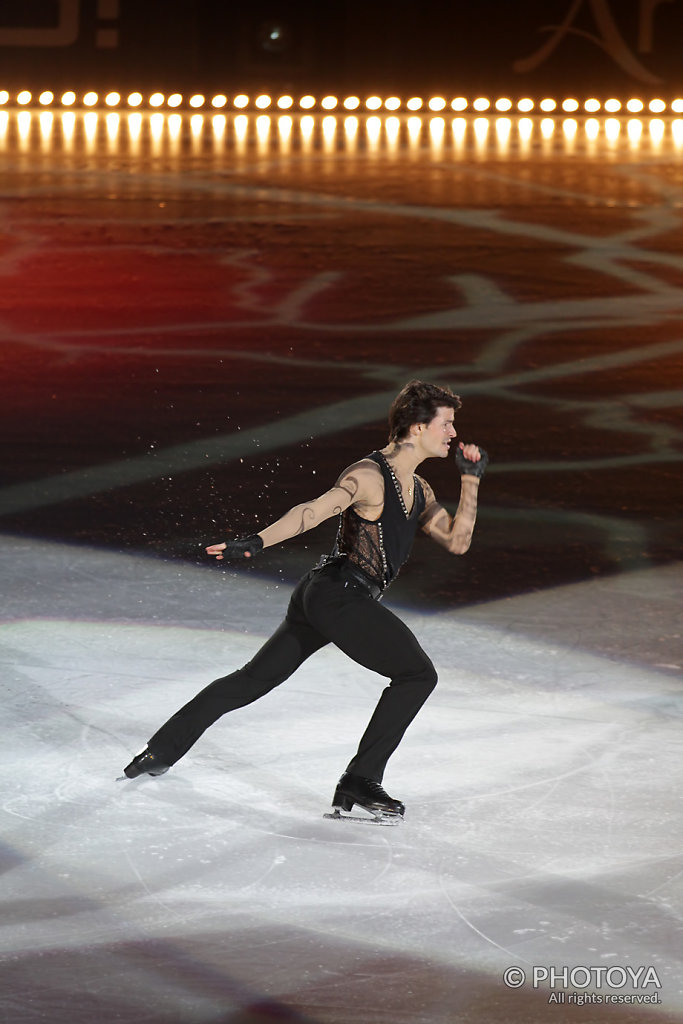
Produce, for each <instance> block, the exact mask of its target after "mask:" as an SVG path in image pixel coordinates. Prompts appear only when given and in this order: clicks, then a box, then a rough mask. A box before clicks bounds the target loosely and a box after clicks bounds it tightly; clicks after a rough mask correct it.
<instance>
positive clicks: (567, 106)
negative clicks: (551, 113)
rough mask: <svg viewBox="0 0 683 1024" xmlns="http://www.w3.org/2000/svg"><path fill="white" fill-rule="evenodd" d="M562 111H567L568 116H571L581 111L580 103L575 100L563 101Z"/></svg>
mask: <svg viewBox="0 0 683 1024" xmlns="http://www.w3.org/2000/svg"><path fill="white" fill-rule="evenodd" d="M562 109H563V110H565V111H566V112H567V113H568V114H570V113H572V112H573V111H574V110H578V109H579V101H578V100H574V99H566V100H562Z"/></svg>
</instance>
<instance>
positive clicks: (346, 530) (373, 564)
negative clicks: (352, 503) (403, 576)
mask: <svg viewBox="0 0 683 1024" xmlns="http://www.w3.org/2000/svg"><path fill="white" fill-rule="evenodd" d="M366 458H368V459H370V460H371V462H374V463H375V464H376V465H377V466H379V468H380V470H381V472H382V477H383V479H384V507H383V509H382V514H381V516H380V517H379V519H377V520H375V521H373V520H370V519H363V518H362V516H359V515H358V513H357V512H356V511H355V509H353V508H347V509H345V510H344V511H343V512H342V513H341V515H340V517H339V530H338V532H337V540H336V542H335V545H334V552H333V555H332V557H337V556H339V555H346V557H347V558H348V560H349V562H352V563H353V564H354V565H355V566H356V567H357V568H358V569H360V570H361V572H363V573H365V575H366V576H369V577H370V579H371V580H372V581H373V582H374V583H378V584H379V586H380V587H381V588H382V589H383V590H384V588H385V587H388V586H389V584H390V583H391V582H392V580H395V579H396V577H397V576H398V574H399V571H400V569H401V566H402V565H403V564H404V563H405V562H406V561H407V560H408V556H409V555H410V551H411V549H412V546H413V540H414V539H415V533H416V532H417V528H418V525H419V519H420V516H421V515H422V513H423V512H424V507H425V497H424V492H423V490H422V485H421V484H420V480H419V478H418V477H416V476H413V481H414V495H413V507H412V509H411V510H410V513H409V512H408V510H407V508H406V506H405V503H404V501H403V495H402V494H401V485H400V484H399V482H398V480H397V479H396V476H395V474H394V471H393V469H392V468H391V466H390V465H389V463H388V462H387V460H386V459H385V458H384V456H383V455H382V453H381V452H373V453H372V454H371V455H367V456H366Z"/></svg>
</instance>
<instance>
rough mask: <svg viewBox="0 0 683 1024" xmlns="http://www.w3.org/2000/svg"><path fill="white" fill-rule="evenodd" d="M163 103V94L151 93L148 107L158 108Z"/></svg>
mask: <svg viewBox="0 0 683 1024" xmlns="http://www.w3.org/2000/svg"><path fill="white" fill-rule="evenodd" d="M163 102H164V94H163V92H153V93H152V95H151V96H150V98H149V105H150V107H160V106H162V104H163Z"/></svg>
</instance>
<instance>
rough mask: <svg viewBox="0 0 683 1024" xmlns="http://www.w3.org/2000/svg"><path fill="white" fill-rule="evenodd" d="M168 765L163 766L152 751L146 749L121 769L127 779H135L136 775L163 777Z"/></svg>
mask: <svg viewBox="0 0 683 1024" xmlns="http://www.w3.org/2000/svg"><path fill="white" fill-rule="evenodd" d="M169 768H170V765H168V764H164V762H163V761H161V760H160V759H159V758H158V757H157V756H156V755H155V754H153V753H152V751H151V750H150V749H149V748H147V749H146V750H143V751H142V753H141V754H137V756H136V757H134V758H133V760H132V761H131V762H130V764H129V765H126V767H125V768H124V769H123V774H124V775H125V776H126V777H127V778H129V779H137V777H138V775H163V774H164V772H167V771H168V769H169Z"/></svg>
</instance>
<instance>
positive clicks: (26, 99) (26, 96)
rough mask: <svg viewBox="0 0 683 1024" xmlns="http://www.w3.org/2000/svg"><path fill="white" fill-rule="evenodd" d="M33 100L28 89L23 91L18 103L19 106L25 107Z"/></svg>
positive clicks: (18, 97)
mask: <svg viewBox="0 0 683 1024" xmlns="http://www.w3.org/2000/svg"><path fill="white" fill-rule="evenodd" d="M32 98H33V97H32V96H31V93H30V92H29V91H28V89H22V91H21V92H20V93H19V95H18V96H17V103H18V104H19V106H21V107H25V106H26V105H27V104H28V103H30V102H31V100H32Z"/></svg>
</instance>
